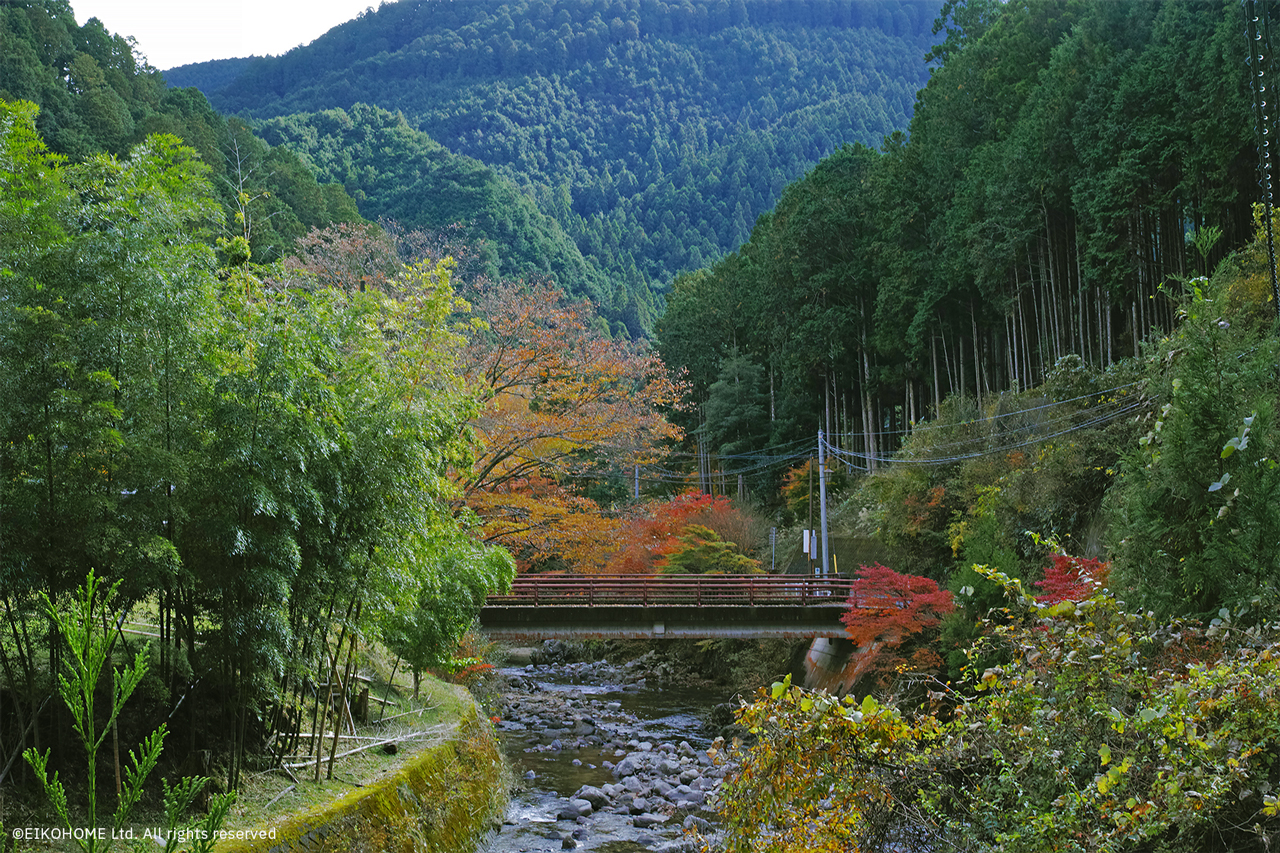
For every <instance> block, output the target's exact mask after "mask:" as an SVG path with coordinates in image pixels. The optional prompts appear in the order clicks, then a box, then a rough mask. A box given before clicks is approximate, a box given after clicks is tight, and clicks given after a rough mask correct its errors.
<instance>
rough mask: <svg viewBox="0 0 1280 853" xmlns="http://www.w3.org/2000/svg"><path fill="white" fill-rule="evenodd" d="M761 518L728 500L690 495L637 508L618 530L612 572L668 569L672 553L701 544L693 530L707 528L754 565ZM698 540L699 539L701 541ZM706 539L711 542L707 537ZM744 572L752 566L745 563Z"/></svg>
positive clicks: (696, 494) (651, 571) (611, 565)
mask: <svg viewBox="0 0 1280 853" xmlns="http://www.w3.org/2000/svg"><path fill="white" fill-rule="evenodd" d="M756 526H757V525H756V520H755V519H754V518H753V517H752V516H751V515H750V514H749V513H746V512H743V511H742V510H740V509H739V508H738V507H736V506H734V505H733V503H732V501H730V500H729V499H728V498H727V497H724V496H723V495H721V496H715V497H713V496H712V495H703V494H698V493H695V492H689V493H686V494H683V495H678V496H677V497H674V498H671V499H670V500H667V501H662V502H655V503H649V504H645V505H644V506H641V507H637V508H636V509H635V510H633V511H632V512H631V513H630V515H628V516H627V517H626V518H625V519H623V520H622V522H621V524H620V525H619V527H618V530H617V533H616V536H615V542H616V545H615V547H614V550H613V553H612V554H611V555H610V558H609V562H608V571H610V572H615V573H619V574H651V573H655V572H661V571H664V570H666V569H667V568H668V561H669V558H670V557H671V556H672V555H675V554H679V553H681V552H684V551H686V550H688V549H690V548H692V547H695V546H696V541H695V540H694V539H691V538H690V533H691V531H690V529H689V528H691V527H696V528H703V529H706V530H708V531H711V532H712V533H714V534H715V536H716V538H718V539H719V540H721V541H723V542H727V543H731V544H732V545H733V549H732V550H733V551H734V552H735V553H737V554H739V555H741V556H743V557H744V558H747V559H748V560H749V561H750V562H751V563H753V564H755V565H758V562H757V561H755V560H751V559H750V555H751V553H752V551H753V550H754V547H753V546H754V544H755V542H754V540H755V539H757V538H758V531H757V530H756V529H755V528H756ZM695 539H696V537H695ZM703 541H706V540H705V538H704V539H703ZM742 565H743V568H744V570H746V569H747V568H748V567H747V565H746V564H745V563H744V564H742Z"/></svg>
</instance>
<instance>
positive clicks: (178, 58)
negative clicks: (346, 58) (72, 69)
mask: <svg viewBox="0 0 1280 853" xmlns="http://www.w3.org/2000/svg"><path fill="white" fill-rule="evenodd" d="M373 5H377V3H376V0H71V8H72V10H73V11H74V12H75V13H76V22H77V23H79V24H83V23H84V22H85V21H87V20H89V19H90V18H97V19H98V20H100V21H102V23H103V25H104V26H105V27H106V28H107V30H108V31H109V32H112V33H117V34H119V35H122V36H133V37H134V38H136V39H137V40H138V46H137V50H138V51H139V52H141V53H142V54H144V55H145V56H146V57H147V61H148V62H150V63H151V64H152V65H153V66H155V67H156V68H159V69H161V70H164V69H166V68H176V67H177V66H179V65H186V64H188V63H191V62H204V61H206V60H209V59H231V58H233V57H237V56H251V55H257V56H264V55H267V54H272V55H279V54H282V53H286V52H287V51H289V50H290V49H292V48H295V47H297V46H298V45H300V44H307V43H308V42H311V41H313V40H315V39H316V38H318V37H319V36H321V35H324V33H326V32H328V31H329V30H330V29H332V28H333V27H336V26H337V25H338V24H341V23H344V22H345V21H349V20H351V19H352V18H354V17H356V16H357V15H359V14H360V13H361V12H363V11H364V10H365V9H366V8H368V7H370V6H373Z"/></svg>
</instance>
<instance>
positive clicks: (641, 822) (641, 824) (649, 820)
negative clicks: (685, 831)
mask: <svg viewBox="0 0 1280 853" xmlns="http://www.w3.org/2000/svg"><path fill="white" fill-rule="evenodd" d="M666 822H667V816H666V815H664V814H653V813H652V812H644V813H642V814H638V815H636V816H635V817H633V818H631V823H632V824H634V825H635V827H636V829H648V828H649V827H651V826H653V825H655V824H659V823H666Z"/></svg>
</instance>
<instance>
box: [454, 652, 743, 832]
mask: <svg viewBox="0 0 1280 853" xmlns="http://www.w3.org/2000/svg"><path fill="white" fill-rule="evenodd" d="M651 664H652V660H649V661H646V659H644V658H642V659H640V661H633V662H631V663H629V664H626V665H613V664H610V663H608V662H607V661H593V662H588V663H569V664H558V665H543V666H533V665H530V666H526V667H513V668H508V669H504V670H502V675H503V676H504V678H505V679H506V682H507V689H506V691H505V694H504V707H503V712H502V719H501V721H500V722H499V723H498V730H499V735H500V738H501V740H502V745H503V750H504V752H505V754H506V755H507V758H508V760H509V761H510V763H511V766H512V770H513V771H514V773H515V775H516V777H517V780H518V781H519V782H520V787H519V790H517V791H516V792H515V793H514V794H513V796H512V800H511V804H510V806H509V808H508V811H507V815H506V820H505V821H504V823H503V825H502V827H501V828H500V829H499V830H497V831H495V832H493V833H491V835H490V836H489V838H488V839H486V841H485V843H484V844H482V845H481V847H480V848H479V851H478V853H535V851H537V852H538V853H540V851H553V850H556V851H558V850H583V851H599V853H634V852H635V851H663V853H676V851H683V850H692V849H694V848H693V846H692V845H691V842H690V841H689V840H688V839H687V838H686V830H688V829H701V830H703V831H706V830H708V829H710V825H711V823H712V822H713V821H714V819H715V814H714V812H713V811H712V809H711V807H710V805H709V803H708V800H709V798H710V797H711V795H713V793H714V791H715V788H716V787H717V786H718V784H719V781H720V779H721V778H722V777H723V775H724V774H725V772H726V769H725V768H724V767H722V766H716V765H715V763H714V762H713V761H712V760H711V759H710V758H709V757H708V756H707V749H708V747H710V746H712V743H713V738H714V737H715V734H716V732H714V731H712V730H711V729H710V728H709V727H708V726H707V725H706V720H707V716H708V713H709V712H710V710H711V709H712V707H713V706H715V705H716V704H718V703H722V702H725V701H727V699H728V697H727V696H725V695H722V694H721V693H720V692H718V691H715V690H708V689H707V688H705V687H697V688H694V687H688V686H676V685H672V684H670V683H668V682H667V681H666V679H665V677H664V676H665V675H666V673H665V672H663V671H662V670H661V669H659V670H658V671H657V672H654V671H653V670H652V669H650V668H649V666H650V665H651Z"/></svg>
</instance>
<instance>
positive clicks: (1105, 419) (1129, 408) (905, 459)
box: [827, 401, 1146, 465]
mask: <svg viewBox="0 0 1280 853" xmlns="http://www.w3.org/2000/svg"><path fill="white" fill-rule="evenodd" d="M1143 408H1146V403H1144V402H1142V401H1135V402H1133V403H1130V404H1128V405H1126V406H1124V407H1123V408H1120V409H1117V410H1116V411H1114V412H1111V413H1109V414H1105V415H1099V416H1097V417H1094V418H1092V419H1090V420H1087V421H1084V422H1083V423H1080V424H1077V425H1075V426H1072V427H1070V428H1068V429H1064V430H1060V431H1058V432H1054V433H1050V434H1048V435H1041V436H1036V437H1033V438H1029V439H1027V440H1026V441H1019V442H1015V443H1012V444H1005V445H1001V446H999V447H992V448H987V449H984V450H978V451H975V452H973V453H962V454H956V455H952V456H931V457H928V458H923V459H916V458H912V457H909V456H887V457H886V456H880V455H878V454H867V453H855V452H852V451H847V450H841V449H840V448H837V447H833V446H831V445H829V444H828V445H827V446H828V448H829V449H830V450H831V453H832V455H833V456H836V457H838V458H841V459H845V460H846V461H854V460H857V461H860V462H867V461H875V462H893V463H895V464H901V465H950V464H954V463H956V462H964V461H966V460H968V459H977V458H978V457H981V456H991V455H994V454H997V453H1008V452H1009V451H1011V450H1018V449H1020V448H1023V447H1029V446H1031V445H1033V444H1040V443H1041V442H1045V441H1049V440H1050V439H1054V438H1061V437H1062V436H1064V435H1070V434H1071V433H1073V432H1080V431H1081V430H1086V429H1092V428H1094V427H1096V426H1101V425H1103V424H1106V423H1110V422H1111V421H1114V420H1118V419H1119V418H1121V417H1124V416H1125V415H1127V414H1129V413H1130V412H1135V411H1138V410H1140V409H1143Z"/></svg>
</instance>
